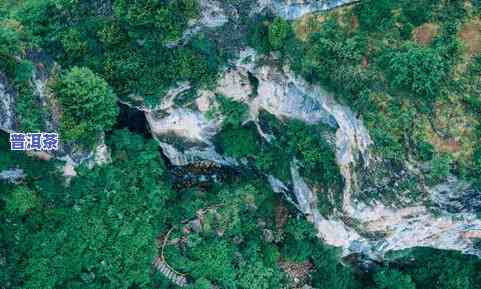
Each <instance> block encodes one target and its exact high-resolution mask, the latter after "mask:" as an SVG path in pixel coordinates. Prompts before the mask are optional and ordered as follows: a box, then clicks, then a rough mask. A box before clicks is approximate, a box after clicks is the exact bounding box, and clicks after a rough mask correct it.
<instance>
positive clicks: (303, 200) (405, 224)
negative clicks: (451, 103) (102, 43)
mask: <svg viewBox="0 0 481 289" xmlns="http://www.w3.org/2000/svg"><path fill="white" fill-rule="evenodd" d="M255 58H256V55H255V53H253V51H252V50H249V49H247V50H244V51H242V52H241V53H240V57H239V59H238V60H237V61H235V62H234V63H233V64H232V66H231V68H230V69H227V70H226V71H224V73H223V75H222V76H221V77H220V78H219V81H218V85H217V87H216V88H215V89H213V90H212V91H206V90H203V91H200V92H199V94H198V98H197V99H196V101H195V102H194V103H195V106H194V107H192V106H191V107H190V108H189V109H186V108H183V107H176V106H175V105H173V106H170V107H169V108H168V109H165V110H161V111H156V112H152V111H147V112H146V115H147V119H149V118H150V120H149V123H150V125H151V128H152V132H153V133H154V135H155V137H156V138H158V139H159V142H160V146H161V147H162V150H163V152H164V154H165V155H166V156H167V157H168V158H169V159H170V161H171V163H172V164H174V165H179V166H185V165H188V164H192V163H196V162H197V163H198V162H202V161H212V162H215V163H217V164H219V165H221V166H236V165H238V164H239V163H238V162H237V160H235V159H232V158H227V157H225V156H222V155H221V154H219V153H218V152H217V151H216V150H215V146H214V145H212V140H213V138H214V137H215V135H216V133H217V132H218V131H219V130H220V128H221V126H222V116H215V118H214V119H207V118H206V117H205V115H206V112H208V111H209V110H210V109H211V108H212V107H215V105H216V102H215V95H216V93H217V94H222V95H224V96H226V97H228V98H231V99H233V100H235V101H238V102H242V103H245V104H246V105H247V106H248V108H249V118H248V119H247V120H246V121H253V122H254V123H256V124H257V127H258V131H259V133H260V135H262V136H263V137H265V138H266V139H267V140H269V137H270V136H269V135H268V134H267V133H264V132H263V131H262V129H261V128H260V125H259V124H258V116H259V112H260V111H262V110H265V111H268V112H270V113H271V114H273V115H274V116H276V117H277V118H279V119H298V120H301V121H304V122H306V123H309V124H315V123H324V124H327V125H329V126H331V127H332V128H333V129H335V130H336V134H335V147H336V160H337V164H338V165H339V168H340V171H341V174H342V176H343V178H344V183H345V185H344V189H343V191H342V192H340V194H342V200H343V201H342V202H343V203H342V206H340V207H341V209H340V210H335V211H334V213H333V214H332V215H330V216H323V215H322V214H321V213H320V211H319V209H318V207H317V206H318V205H317V204H318V198H317V195H316V193H314V192H313V190H312V188H310V187H309V185H308V184H307V182H306V181H305V180H304V179H303V177H302V176H301V175H300V173H299V170H298V167H297V162H296V161H295V160H293V161H292V164H291V171H290V173H291V181H290V183H289V184H286V183H283V182H282V181H280V180H279V179H277V178H275V177H274V176H271V175H267V179H268V181H269V183H270V184H271V186H272V188H273V190H274V191H275V192H278V193H282V194H283V195H284V196H285V197H286V198H287V199H288V201H290V202H292V203H293V204H294V205H295V206H296V207H297V208H298V209H299V210H300V211H301V212H303V213H304V214H305V215H306V218H307V219H308V220H309V221H310V222H312V223H313V224H314V226H315V228H316V230H317V234H318V236H319V238H321V239H323V240H324V241H325V242H326V243H328V244H330V245H333V246H337V247H341V248H342V249H343V252H344V255H349V254H352V253H361V254H363V255H365V256H368V257H370V258H372V259H382V258H383V256H384V254H385V253H387V252H389V251H395V250H402V249H408V248H412V247H417V246H427V247H433V248H438V249H451V250H458V251H461V252H464V253H468V254H475V255H479V256H481V252H479V250H477V249H475V248H474V246H473V242H474V240H476V238H479V236H480V235H481V221H480V220H479V218H477V217H476V215H475V214H474V211H476V210H478V209H479V206H478V205H479V202H478V201H479V198H477V199H474V200H478V201H475V202H470V203H469V202H468V201H467V200H473V196H477V195H479V194H478V193H476V192H473V191H472V190H471V189H470V188H469V184H463V183H460V182H458V181H457V180H451V181H448V182H447V183H445V184H441V185H438V186H436V187H434V188H431V189H429V192H428V193H429V194H430V196H431V199H432V201H433V203H434V204H435V205H436V206H437V207H438V209H439V210H438V211H440V212H439V213H438V214H436V215H435V214H434V213H433V210H432V209H431V208H430V207H428V206H427V205H426V204H425V203H424V202H423V201H419V202H418V203H414V204H410V205H409V206H405V204H404V203H399V204H396V203H389V204H384V203H383V202H382V201H381V200H375V201H374V202H373V201H372V200H370V201H369V202H367V201H366V202H365V201H363V200H362V199H359V198H357V197H356V198H354V197H352V195H353V194H354V193H356V192H357V191H358V190H360V189H362V188H360V187H359V186H362V184H359V183H358V182H357V179H358V175H357V172H358V170H370V169H375V168H376V166H375V165H374V164H375V163H376V162H377V161H376V157H375V156H373V155H372V153H371V152H370V150H369V147H370V145H371V144H372V140H371V138H370V136H369V133H368V131H367V129H366V128H365V127H364V125H363V123H362V120H361V119H359V118H357V117H356V115H355V114H354V113H353V112H352V111H351V109H350V108H349V107H347V106H345V105H342V104H340V103H338V102H337V101H336V100H335V99H334V97H333V96H332V94H330V93H329V92H327V91H326V90H324V89H322V88H321V87H318V86H315V85H310V84H308V83H307V82H306V81H304V80H303V79H300V78H298V77H296V76H294V73H293V72H291V71H290V70H289V68H288V67H284V68H282V69H281V68H274V67H273V66H270V65H260V66H257V65H256V64H255V63H256V62H255ZM252 79H255V81H256V83H255V84H254V83H252ZM170 98H171V99H175V96H172V95H170ZM153 114H155V115H157V117H156V118H152V115H153ZM172 136H174V137H175V141H172ZM406 170H409V168H406ZM266 173H267V174H268V173H269V172H266ZM292 195H293V196H294V198H291V197H290V196H292ZM468 203H469V204H471V205H469V204H468ZM346 221H348V222H346Z"/></svg>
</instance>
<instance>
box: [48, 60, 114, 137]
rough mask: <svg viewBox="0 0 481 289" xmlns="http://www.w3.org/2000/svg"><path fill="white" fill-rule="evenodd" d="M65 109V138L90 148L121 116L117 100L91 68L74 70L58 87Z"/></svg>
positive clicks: (63, 108)
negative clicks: (100, 134) (78, 141)
mask: <svg viewBox="0 0 481 289" xmlns="http://www.w3.org/2000/svg"><path fill="white" fill-rule="evenodd" d="M54 90H55V93H56V96H57V97H58V100H59V101H60V104H61V106H62V126H61V133H62V137H63V139H64V140H66V141H77V140H80V141H81V142H82V143H83V144H87V145H91V144H93V143H94V142H95V139H96V137H97V135H98V133H101V132H103V131H106V130H110V129H111V128H112V126H113V125H114V123H115V121H116V117H117V114H118V107H117V96H116V95H115V94H114V93H113V92H112V89H111V88H110V87H109V85H108V84H107V82H105V80H103V79H102V78H100V77H99V76H98V75H96V74H95V73H93V72H92V71H91V70H90V69H88V68H77V67H74V68H72V69H71V70H70V71H69V72H67V73H66V74H65V75H63V76H61V77H60V80H59V81H58V82H57V83H55V85H54Z"/></svg>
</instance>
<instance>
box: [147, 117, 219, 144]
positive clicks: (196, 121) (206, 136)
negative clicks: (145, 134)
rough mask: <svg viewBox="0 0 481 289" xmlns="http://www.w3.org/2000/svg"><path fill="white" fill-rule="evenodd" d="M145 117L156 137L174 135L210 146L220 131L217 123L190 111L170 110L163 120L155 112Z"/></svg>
mask: <svg viewBox="0 0 481 289" xmlns="http://www.w3.org/2000/svg"><path fill="white" fill-rule="evenodd" d="M145 116H146V119H147V121H148V122H149V125H150V128H151V131H152V133H153V134H154V135H156V136H157V135H165V134H173V135H176V136H179V137H181V138H183V139H186V140H189V141H191V142H194V143H204V144H207V145H209V144H211V143H210V139H211V138H212V137H213V136H215V135H216V133H217V130H218V125H217V124H216V122H215V121H212V120H207V119H206V117H205V116H204V115H203V114H202V113H200V112H198V111H192V110H190V109H184V108H178V109H172V110H168V116H167V117H163V118H158V117H157V116H156V115H155V113H153V112H147V113H146V115H145Z"/></svg>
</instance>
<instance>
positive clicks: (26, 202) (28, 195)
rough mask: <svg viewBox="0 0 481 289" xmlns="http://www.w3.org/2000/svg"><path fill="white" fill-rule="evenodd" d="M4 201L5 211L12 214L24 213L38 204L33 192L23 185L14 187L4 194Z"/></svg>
mask: <svg viewBox="0 0 481 289" xmlns="http://www.w3.org/2000/svg"><path fill="white" fill-rule="evenodd" d="M5 201H6V203H7V208H6V209H7V212H9V213H11V214H14V215H24V214H26V213H27V212H28V211H29V210H31V209H33V208H35V207H37V206H38V205H39V200H38V198H37V196H36V194H35V192H34V191H32V190H30V189H29V188H27V187H25V186H18V187H15V188H14V189H13V190H12V192H10V194H8V195H7V196H6V200H5Z"/></svg>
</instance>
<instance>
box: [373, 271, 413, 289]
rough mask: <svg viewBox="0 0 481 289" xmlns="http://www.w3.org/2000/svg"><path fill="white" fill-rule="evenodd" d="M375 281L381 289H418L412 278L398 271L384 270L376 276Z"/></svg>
mask: <svg viewBox="0 0 481 289" xmlns="http://www.w3.org/2000/svg"><path fill="white" fill-rule="evenodd" d="M374 281H375V283H376V285H377V286H378V288H380V289H416V286H415V285H414V282H413V281H412V279H411V276H409V275H404V274H403V273H401V272H399V271H397V270H382V271H379V272H377V273H376V274H375V275H374Z"/></svg>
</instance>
